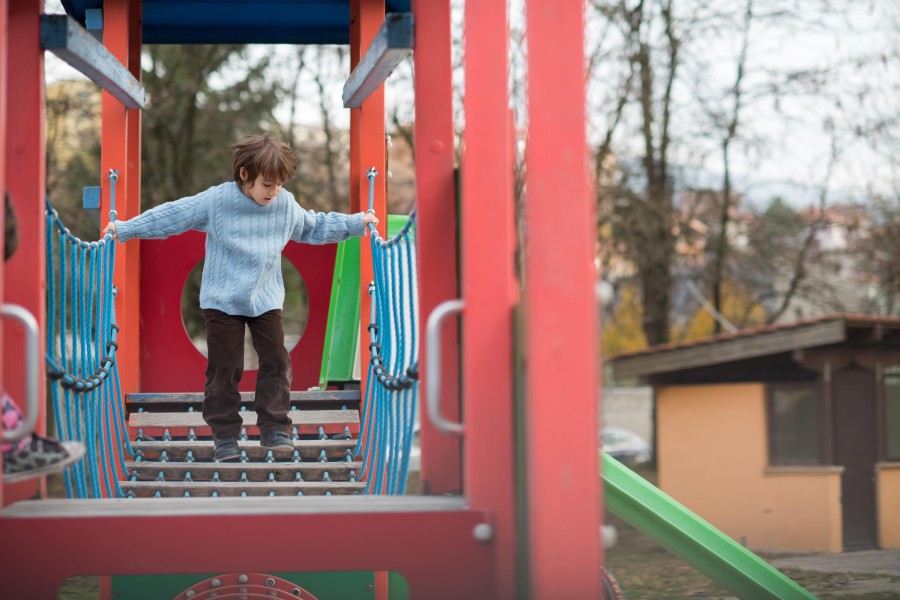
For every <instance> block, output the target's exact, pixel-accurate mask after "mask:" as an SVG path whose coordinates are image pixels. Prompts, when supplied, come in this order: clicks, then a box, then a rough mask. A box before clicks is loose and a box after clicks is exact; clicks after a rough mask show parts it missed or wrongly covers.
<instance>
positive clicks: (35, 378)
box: [0, 304, 41, 442]
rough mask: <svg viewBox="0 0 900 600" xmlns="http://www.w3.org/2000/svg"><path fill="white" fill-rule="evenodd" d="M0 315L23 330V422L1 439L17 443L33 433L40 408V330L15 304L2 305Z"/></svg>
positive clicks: (4, 433)
mask: <svg viewBox="0 0 900 600" xmlns="http://www.w3.org/2000/svg"><path fill="white" fill-rule="evenodd" d="M0 314H2V316H3V317H11V318H13V319H15V320H16V321H18V322H19V323H21V324H22V327H23V328H24V329H25V399H26V404H25V407H26V408H25V420H24V421H23V422H22V424H21V425H20V426H19V427H16V428H15V429H13V430H11V431H4V432H3V437H2V439H3V441H4V442H18V441H19V440H21V439H22V438H24V437H26V436H29V435H31V434H32V432H34V428H35V425H37V419H38V413H39V412H40V408H41V404H40V397H39V395H38V390H39V388H40V383H41V381H40V369H39V368H38V366H39V364H40V360H41V356H40V347H39V346H40V343H39V340H40V338H39V336H40V330H39V328H38V322H37V320H36V319H35V318H34V315H32V314H31V312H29V311H28V309H26V308H25V307H22V306H19V305H17V304H4V305H3V307H2V313H0Z"/></svg>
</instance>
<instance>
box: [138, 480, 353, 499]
mask: <svg viewBox="0 0 900 600" xmlns="http://www.w3.org/2000/svg"><path fill="white" fill-rule="evenodd" d="M121 486H122V491H123V492H125V493H126V494H127V493H128V492H134V495H135V497H137V498H152V497H153V496H154V495H155V494H156V492H157V491H158V492H160V493H161V494H162V497H164V498H177V497H182V496H184V493H185V492H186V491H187V492H190V493H191V496H200V497H204V496H210V495H211V494H212V493H213V491H216V492H218V493H219V495H220V496H240V495H241V492H247V495H248V496H267V495H268V494H269V492H270V491H274V492H275V495H276V496H296V495H297V492H298V491H302V492H303V495H304V496H306V495H309V496H324V495H325V492H331V494H332V495H333V496H337V495H349V494H352V493H353V492H359V493H362V491H363V488H364V487H365V484H364V483H350V482H340V483H321V482H304V483H282V482H276V483H252V482H251V483H232V482H226V483H208V482H194V483H169V482H165V483H162V482H156V481H127V482H122V484H121Z"/></svg>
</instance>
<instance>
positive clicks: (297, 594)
mask: <svg viewBox="0 0 900 600" xmlns="http://www.w3.org/2000/svg"><path fill="white" fill-rule="evenodd" d="M291 593H292V594H293V595H295V596H299V595H300V594H302V593H303V592H301V591H300V588H294V589H292V590H291Z"/></svg>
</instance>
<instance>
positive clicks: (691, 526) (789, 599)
mask: <svg viewBox="0 0 900 600" xmlns="http://www.w3.org/2000/svg"><path fill="white" fill-rule="evenodd" d="M603 483H604V487H605V497H606V508H608V509H609V510H610V511H611V512H612V513H613V514H615V515H616V516H617V517H619V518H621V519H623V520H624V521H625V522H626V523H628V524H629V525H631V526H632V527H634V528H635V529H637V530H638V531H641V532H642V533H644V534H646V535H647V536H649V537H651V538H652V539H653V540H655V541H656V542H657V543H658V544H659V545H660V546H662V547H663V548H665V549H666V550H668V551H669V552H671V553H672V554H674V555H675V556H678V557H679V558H681V559H682V560H684V561H685V562H686V563H688V564H689V565H691V566H692V567H694V568H695V569H697V570H698V571H700V572H701V573H703V574H704V575H706V576H707V577H709V578H710V579H712V580H713V581H715V582H716V583H718V584H719V585H721V586H722V587H724V588H726V589H727V590H728V591H730V592H731V593H733V594H734V595H736V596H737V597H739V598H745V599H747V600H767V599H771V600H799V599H803V600H815V598H816V597H815V596H813V595H812V594H810V593H809V592H808V591H806V590H805V589H803V588H802V587H800V586H799V585H797V583H795V582H794V581H793V580H791V579H790V578H789V577H787V576H786V575H785V574H784V573H782V572H781V571H779V570H778V569H776V568H775V567H773V566H772V565H770V564H769V563H767V562H766V561H764V560H763V559H761V558H759V557H758V556H756V555H755V554H753V553H752V552H750V551H749V550H747V549H746V548H744V547H743V546H741V545H740V544H738V543H737V542H735V541H734V540H733V539H731V538H730V537H728V536H727V535H725V534H724V533H722V532H721V531H719V530H718V529H716V528H715V527H713V526H712V525H710V524H709V523H707V522H706V521H704V520H703V519H701V518H700V517H698V516H697V515H696V514H695V513H693V512H691V511H690V510H689V509H688V508H686V507H685V506H683V505H682V504H680V503H679V502H677V501H676V500H674V499H673V498H671V497H669V496H667V495H666V494H664V493H663V492H662V491H661V490H660V489H659V488H657V487H655V486H654V485H652V484H650V483H648V482H647V481H646V480H645V479H643V478H642V477H641V476H639V475H638V474H636V473H635V472H634V471H632V470H631V469H629V468H628V467H626V466H624V465H622V464H621V463H619V461H617V460H616V459H614V458H612V457H610V456H609V455H607V454H606V453H605V452H604V453H603Z"/></svg>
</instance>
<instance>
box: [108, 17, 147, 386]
mask: <svg viewBox="0 0 900 600" xmlns="http://www.w3.org/2000/svg"><path fill="white" fill-rule="evenodd" d="M130 3H131V0H109V1H107V2H105V3H104V5H103V45H104V46H106V48H107V49H108V50H109V51H110V52H111V53H112V54H113V56H115V57H116V58H118V59H119V61H120V62H121V63H122V64H124V65H130V64H131V63H130V61H129V49H130V45H131V44H130V42H129V31H130V29H131V27H132V24H131V18H132V17H131V10H130V8H131V7H130ZM136 17H137V15H135V18H136ZM102 111H103V113H102V123H103V135H102V149H101V151H100V187H101V189H102V193H101V205H100V215H101V219H102V221H101V224H103V225H105V224H106V221H107V219H108V218H109V210H110V195H109V194H110V181H109V171H110V169H115V170H117V171H118V172H119V179H118V181H117V182H116V207H115V208H116V212H117V213H118V215H119V218H121V219H128V218H131V217H133V216H136V215H137V214H138V213H139V212H140V197H139V196H132V195H131V194H133V193H134V192H135V191H137V192H138V193H139V192H140V164H139V161H140V154H138V156H136V157H131V156H129V147H133V145H134V143H135V141H133V140H132V141H131V142H129V139H128V133H129V127H128V126H127V120H128V117H127V115H126V110H125V107H124V106H123V105H122V103H121V102H119V101H118V100H117V99H116V98H114V97H113V96H112V94H110V93H109V92H106V91H104V92H102ZM137 118H138V119H139V118H140V117H137ZM133 119H134V118H133V117H132V120H133ZM132 127H134V125H132ZM132 133H136V132H134V131H132ZM136 135H138V139H137V140H136V143H137V144H140V137H139V136H140V134H139V133H136ZM130 160H131V161H134V162H133V163H132V164H131V165H129V161H130ZM135 177H136V178H137V179H138V181H137V182H132V181H131V179H132V178H135ZM133 248H134V245H133V244H119V245H118V247H117V248H116V268H115V272H114V274H113V282H114V284H115V285H116V286H117V287H118V289H119V291H118V295H117V296H116V320H117V321H118V325H119V333H118V342H119V349H118V350H117V351H116V361H117V362H118V366H119V376H120V377H121V379H122V390H123V391H124V392H126V393H129V392H137V391H140V390H139V387H138V386H139V385H140V364H139V359H140V315H139V312H138V311H139V300H140V285H139V282H140V268H139V263H138V262H137V260H138V259H139V255H138V251H137V250H134V249H133Z"/></svg>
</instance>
